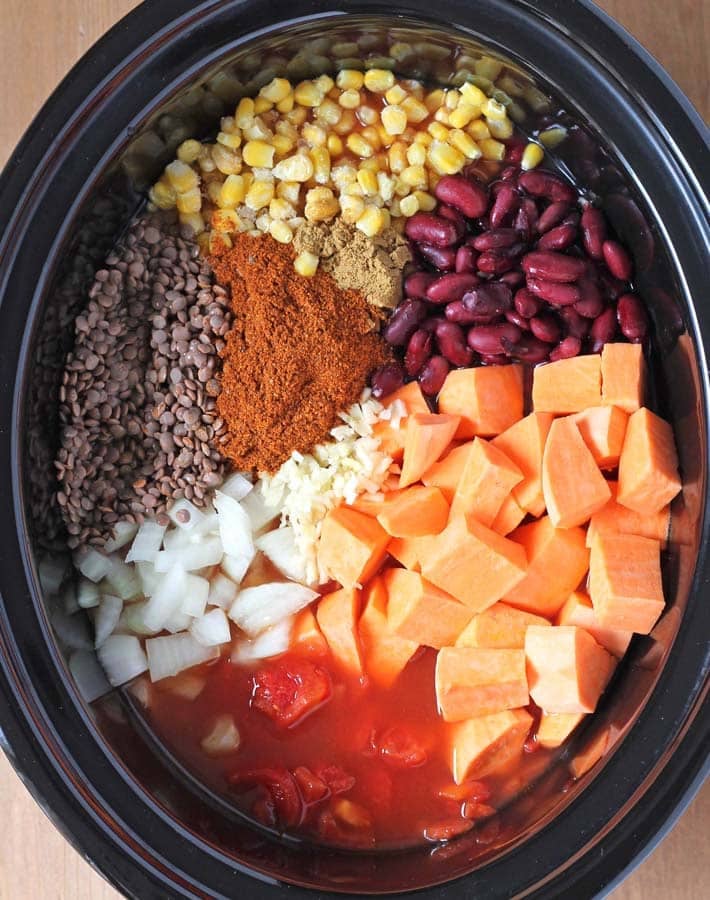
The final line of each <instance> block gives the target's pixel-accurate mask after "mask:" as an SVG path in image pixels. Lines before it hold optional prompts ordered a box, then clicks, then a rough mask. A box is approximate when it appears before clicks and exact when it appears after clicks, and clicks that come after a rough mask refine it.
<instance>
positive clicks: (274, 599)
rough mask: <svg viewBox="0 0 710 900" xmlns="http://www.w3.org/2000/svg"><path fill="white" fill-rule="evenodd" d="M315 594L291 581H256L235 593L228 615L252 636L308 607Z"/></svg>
mask: <svg viewBox="0 0 710 900" xmlns="http://www.w3.org/2000/svg"><path fill="white" fill-rule="evenodd" d="M317 596H318V594H317V593H316V591H312V590H311V589H310V588H307V587H304V586H303V585H302V584H296V583H295V582H292V581H291V582H272V583H270V584H260V585H257V586H256V587H250V588H246V589H245V590H243V591H240V592H239V594H238V595H237V599H236V600H235V601H234V603H233V604H232V608H231V609H230V611H229V618H230V619H232V621H233V622H236V624H237V625H238V626H239V627H240V628H241V629H242V631H244V632H246V634H247V635H249V637H256V635H258V634H260V633H261V632H262V631H265V630H266V629H267V628H270V627H271V626H272V625H276V624H277V623H278V622H280V621H281V620H282V619H285V618H286V617H287V616H292V615H294V613H297V612H298V611H299V610H300V609H303V607H304V606H308V604H309V603H311V602H312V601H313V600H315V599H316V597H317Z"/></svg>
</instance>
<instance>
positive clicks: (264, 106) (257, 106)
mask: <svg viewBox="0 0 710 900" xmlns="http://www.w3.org/2000/svg"><path fill="white" fill-rule="evenodd" d="M273 108H274V104H273V103H271V101H269V100H267V99H266V97H257V98H256V99H255V100H254V112H255V113H256V114H257V116H260V115H261V114H262V113H265V112H268V111H269V110H270V109H273Z"/></svg>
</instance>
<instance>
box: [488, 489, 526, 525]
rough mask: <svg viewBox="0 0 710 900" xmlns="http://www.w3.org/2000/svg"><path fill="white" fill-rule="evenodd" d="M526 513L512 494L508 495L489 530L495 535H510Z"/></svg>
mask: <svg viewBox="0 0 710 900" xmlns="http://www.w3.org/2000/svg"><path fill="white" fill-rule="evenodd" d="M526 515H527V513H526V512H525V510H524V509H523V507H522V506H520V504H519V503H518V501H517V500H516V499H515V497H514V496H513V495H512V494H509V495H508V496H507V497H506V498H505V500H504V501H503V505H502V506H501V508H500V509H499V510H498V515H497V516H496V517H495V519H494V520H493V524H492V525H491V528H492V529H493V531H495V532H496V533H497V534H510V532H511V531H515V529H516V528H517V527H518V525H520V523H521V522H522V521H523V519H524V518H525V516H526Z"/></svg>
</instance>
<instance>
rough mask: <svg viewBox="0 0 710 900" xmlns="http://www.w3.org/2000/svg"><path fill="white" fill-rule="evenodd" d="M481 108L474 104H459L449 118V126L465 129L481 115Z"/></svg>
mask: <svg viewBox="0 0 710 900" xmlns="http://www.w3.org/2000/svg"><path fill="white" fill-rule="evenodd" d="M480 110H481V108H480V107H479V106H474V105H473V103H459V105H458V106H457V107H456V109H455V110H453V111H452V112H451V114H450V116H449V125H451V127H452V128H465V126H466V125H468V123H469V122H470V121H471V120H472V119H475V118H476V117H477V116H478V115H479V114H480Z"/></svg>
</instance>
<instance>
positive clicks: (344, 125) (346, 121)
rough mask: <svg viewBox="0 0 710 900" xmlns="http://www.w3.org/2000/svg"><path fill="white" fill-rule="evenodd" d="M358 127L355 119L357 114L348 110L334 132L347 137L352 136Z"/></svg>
mask: <svg viewBox="0 0 710 900" xmlns="http://www.w3.org/2000/svg"><path fill="white" fill-rule="evenodd" d="M356 126H357V119H356V118H355V113H354V112H353V111H352V110H351V109H346V110H345V111H344V112H343V114H342V116H341V117H340V121H339V122H338V124H337V125H333V131H335V132H336V134H340V135H343V136H345V135H348V134H350V132H351V131H352V130H353V129H354V128H355V127H356Z"/></svg>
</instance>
